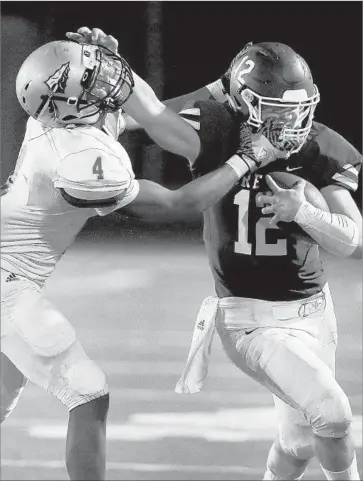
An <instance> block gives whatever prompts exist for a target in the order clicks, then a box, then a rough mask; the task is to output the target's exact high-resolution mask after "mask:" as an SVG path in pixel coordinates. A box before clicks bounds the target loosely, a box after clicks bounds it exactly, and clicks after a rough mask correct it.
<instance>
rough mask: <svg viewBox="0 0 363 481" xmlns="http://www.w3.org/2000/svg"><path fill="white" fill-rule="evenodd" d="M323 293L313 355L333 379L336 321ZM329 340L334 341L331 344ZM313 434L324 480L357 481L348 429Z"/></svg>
mask: <svg viewBox="0 0 363 481" xmlns="http://www.w3.org/2000/svg"><path fill="white" fill-rule="evenodd" d="M324 292H325V296H326V308H325V312H324V318H323V323H322V325H321V329H320V334H319V339H320V341H321V346H320V347H319V348H318V349H317V350H315V352H316V354H317V355H318V356H319V358H320V359H322V361H323V362H324V363H325V364H326V365H327V366H328V367H329V369H330V370H331V371H332V373H333V375H334V376H335V351H336V340H337V328H336V318H335V312H334V305H333V301H332V297H331V295H330V291H329V288H328V286H326V287H325V288H324ZM332 338H333V339H334V342H330V341H331V339H332ZM349 408H350V406H349ZM313 434H314V436H313V442H314V450H315V453H316V455H317V456H318V458H319V461H320V463H321V467H322V469H323V472H324V474H325V476H326V478H327V479H336V480H351V479H352V480H359V479H360V478H359V473H358V466H357V459H356V453H355V447H354V442H353V437H352V434H351V432H350V427H349V429H347V431H346V432H345V433H344V432H343V433H341V434H342V435H339V436H334V435H329V436H325V433H324V431H323V432H322V433H313Z"/></svg>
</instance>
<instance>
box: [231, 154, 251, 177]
mask: <svg viewBox="0 0 363 481" xmlns="http://www.w3.org/2000/svg"><path fill="white" fill-rule="evenodd" d="M226 164H227V165H229V166H230V167H231V168H232V169H233V170H234V171H235V173H236V174H237V176H238V178H239V179H240V178H241V177H243V176H244V175H246V174H248V173H250V172H251V169H250V167H249V165H248V163H247V162H246V161H245V160H244V159H243V158H242V157H241V156H240V155H237V154H235V155H233V156H232V157H231V158H230V159H229V160H227V162H226Z"/></svg>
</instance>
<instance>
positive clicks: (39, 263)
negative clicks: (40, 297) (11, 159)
mask: <svg viewBox="0 0 363 481" xmlns="http://www.w3.org/2000/svg"><path fill="white" fill-rule="evenodd" d="M117 137H118V131H117V117H116V116H114V115H113V114H109V120H108V121H107V116H106V121H105V122H104V131H102V130H100V129H99V128H96V127H93V126H79V127H75V128H49V127H45V126H43V125H42V124H41V123H39V122H38V121H36V120H34V119H32V118H30V119H29V120H28V123H27V128H26V133H25V138H24V141H23V144H22V147H21V150H20V153H19V157H18V161H17V165H16V168H15V172H14V176H13V182H12V183H11V184H10V188H9V191H8V192H7V193H6V194H5V195H3V196H2V197H1V267H2V268H3V269H5V270H8V271H10V272H14V273H15V274H20V275H24V276H26V277H27V278H29V279H31V280H33V281H36V282H37V283H38V284H43V283H44V281H45V280H46V279H47V278H48V277H49V275H50V274H51V272H52V271H53V269H54V267H55V265H56V263H57V262H58V261H59V259H60V258H61V256H62V255H63V253H64V252H65V250H66V249H67V247H69V245H70V244H71V243H72V242H73V240H74V239H75V237H76V236H77V234H78V233H79V232H80V230H81V229H82V227H83V226H84V224H85V223H86V221H87V219H89V218H90V217H93V216H95V215H97V214H98V215H106V214H108V213H110V212H112V211H113V210H115V209H118V208H120V207H123V206H125V205H127V204H128V203H130V202H132V201H133V200H134V199H135V197H136V196H137V194H138V191H139V185H138V182H137V181H136V180H135V178H134V177H135V176H134V174H133V171H132V166H131V162H130V159H129V157H128V155H127V153H126V151H125V149H124V148H123V147H122V146H121V144H120V143H119V142H117ZM87 151H89V155H90V156H93V157H94V158H95V160H97V158H99V156H100V155H109V156H112V157H113V158H114V157H115V156H116V157H117V158H118V159H119V161H120V162H121V163H122V164H123V166H124V167H126V168H127V169H128V170H129V171H130V172H131V177H132V179H131V183H130V185H129V187H128V189H127V192H126V195H125V197H123V199H122V200H121V201H120V202H119V203H118V204H117V205H114V206H112V207H102V208H90V207H83V208H79V207H76V206H73V205H70V204H69V203H68V202H67V201H66V200H65V199H64V198H63V196H62V194H61V192H60V190H59V189H58V188H56V187H55V186H54V182H55V180H56V178H57V167H58V166H59V164H60V163H61V161H62V160H64V159H65V158H68V159H69V156H71V158H72V161H73V160H74V162H75V165H76V163H77V154H78V155H79V156H82V157H83V158H84V156H85V152H87ZM93 157H92V158H93ZM90 177H92V175H90Z"/></svg>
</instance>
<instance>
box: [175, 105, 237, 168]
mask: <svg viewBox="0 0 363 481" xmlns="http://www.w3.org/2000/svg"><path fill="white" fill-rule="evenodd" d="M179 115H180V116H181V117H183V119H184V120H185V121H186V122H188V123H189V124H190V125H191V126H192V127H193V128H194V129H195V131H196V132H197V133H198V135H199V138H200V142H201V149H200V153H199V156H198V157H197V159H196V160H195V161H194V162H193V164H192V166H191V170H192V173H193V175H194V176H200V175H204V174H206V173H208V172H211V171H212V170H215V169H216V168H218V167H220V166H221V165H222V164H223V163H224V162H225V161H226V160H228V158H229V157H231V156H232V155H233V153H234V152H235V150H236V148H237V145H236V141H235V139H236V133H237V132H238V125H239V123H238V122H236V118H235V114H234V113H233V112H231V111H230V110H229V109H228V107H227V106H225V105H223V104H221V103H219V102H216V101H213V100H210V101H196V102H192V103H190V104H189V105H187V106H186V107H185V108H184V109H183V110H182V111H181V112H179Z"/></svg>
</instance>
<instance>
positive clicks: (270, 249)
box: [234, 189, 287, 256]
mask: <svg viewBox="0 0 363 481" xmlns="http://www.w3.org/2000/svg"><path fill="white" fill-rule="evenodd" d="M234 203H235V204H237V205H238V242H235V243H234V251H235V252H236V253H237V254H245V255H246V254H247V255H251V254H252V244H250V243H249V242H248V232H249V229H251V228H252V229H256V232H255V234H256V235H255V239H256V250H255V254H256V256H286V255H287V240H286V239H281V238H276V239H275V242H274V243H267V239H266V234H267V231H268V230H277V231H279V232H278V233H279V234H280V233H281V230H280V229H279V228H278V227H277V226H275V225H272V224H270V219H269V218H268V217H261V218H260V219H258V221H257V222H256V221H254V222H250V224H252V225H249V222H248V206H249V203H250V191H249V190H245V189H243V190H240V191H239V192H238V194H237V195H236V196H235V198H234ZM276 234H277V232H276Z"/></svg>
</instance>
